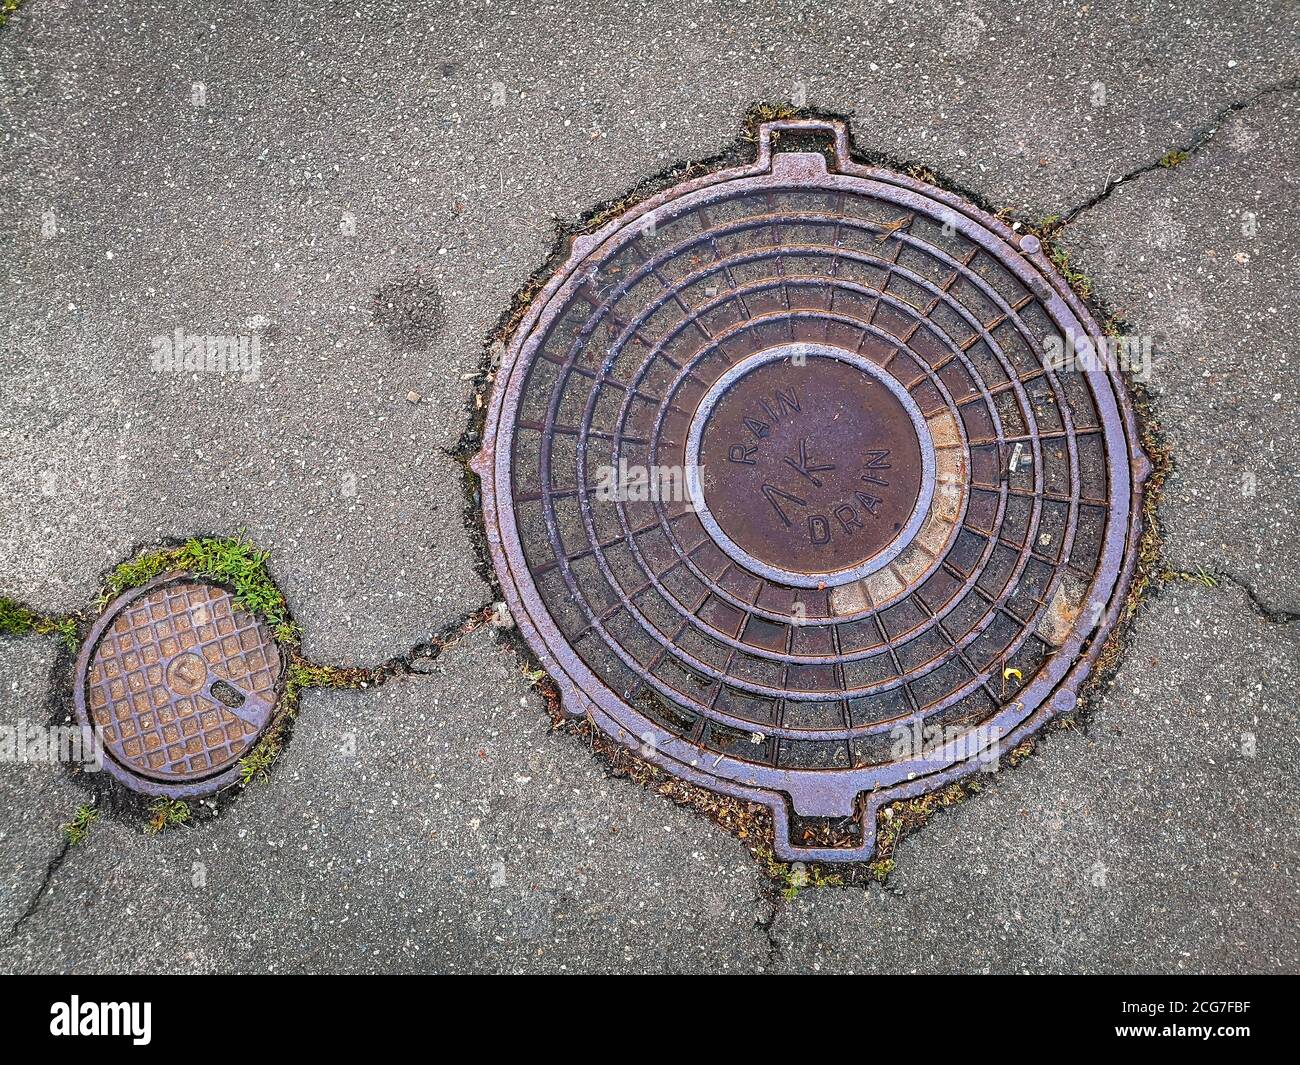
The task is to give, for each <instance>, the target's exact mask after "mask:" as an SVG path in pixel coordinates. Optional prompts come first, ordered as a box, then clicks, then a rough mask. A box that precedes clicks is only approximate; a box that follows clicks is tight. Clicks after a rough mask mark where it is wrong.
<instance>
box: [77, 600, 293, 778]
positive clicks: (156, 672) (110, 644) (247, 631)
mask: <svg viewBox="0 0 1300 1065" xmlns="http://www.w3.org/2000/svg"><path fill="white" fill-rule="evenodd" d="M281 668H282V659H281V657H280V651H279V648H278V647H277V646H276V642H275V637H274V636H273V635H272V634H271V631H270V630H269V629H268V628H267V626H266V625H265V624H264V623H263V622H262V621H261V620H260V619H258V618H257V617H255V616H254V615H252V614H250V613H249V612H248V611H246V610H244V609H243V608H242V607H240V606H237V605H236V604H235V600H234V597H233V596H232V595H231V593H230V592H228V591H227V590H226V589H225V588H222V587H220V586H218V585H215V584H210V583H207V582H204V581H202V580H199V579H197V578H192V577H186V576H176V575H172V576H167V577H163V578H159V579H157V580H155V581H151V582H150V583H148V584H146V585H144V586H143V587H140V588H135V589H132V590H131V591H129V592H126V593H125V594H123V595H122V596H120V597H118V598H117V599H116V600H114V601H113V602H112V603H111V604H109V606H108V608H107V609H106V610H105V611H104V613H103V615H102V616H101V617H100V619H99V620H98V621H97V622H96V624H95V626H94V627H93V628H92V629H91V631H90V634H89V636H88V637H87V639H86V642H85V644H83V646H82V649H81V654H80V656H79V658H78V660H77V674H76V681H75V688H74V692H73V702H74V705H75V708H76V713H77V717H78V719H79V721H80V722H81V723H82V724H84V725H89V726H91V727H92V728H94V729H95V730H96V733H97V735H98V737H99V742H100V746H101V749H102V751H103V758H104V768H105V769H107V770H108V771H109V772H110V773H111V774H112V775H113V776H114V777H115V778H117V779H118V780H119V781H121V782H122V783H123V784H125V785H126V786H127V787H128V788H131V789H132V790H133V791H140V792H144V793H146V794H150V795H165V796H168V797H171V798H182V797H185V796H193V795H203V794H207V793H209V792H212V791H216V790H217V789H219V788H221V787H223V786H224V785H226V784H227V783H229V782H230V781H232V780H233V779H234V778H235V776H236V775H237V774H238V772H239V764H238V763H239V759H240V758H242V757H243V756H244V755H245V754H246V753H247V752H248V751H249V749H250V748H251V747H252V746H253V744H255V743H256V742H257V739H258V737H259V736H260V735H261V734H262V732H263V731H264V730H265V728H266V726H267V725H268V724H269V723H270V721H271V717H272V712H273V710H274V707H275V701H276V698H277V696H278V694H279V680H280V674H281Z"/></svg>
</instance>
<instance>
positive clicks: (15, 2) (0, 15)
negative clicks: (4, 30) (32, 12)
mask: <svg viewBox="0 0 1300 1065" xmlns="http://www.w3.org/2000/svg"><path fill="white" fill-rule="evenodd" d="M22 6H23V0H0V26H3V25H4V24H5V23H6V22H8V21H9V16H10V15H12V14H13V13H14V12H15V11H17V10H18V9H19V8H20V7H22Z"/></svg>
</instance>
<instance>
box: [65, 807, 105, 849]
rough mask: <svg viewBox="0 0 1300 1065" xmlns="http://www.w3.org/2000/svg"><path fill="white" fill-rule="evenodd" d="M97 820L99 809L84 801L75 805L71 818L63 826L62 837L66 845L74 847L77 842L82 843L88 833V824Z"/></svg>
mask: <svg viewBox="0 0 1300 1065" xmlns="http://www.w3.org/2000/svg"><path fill="white" fill-rule="evenodd" d="M98 820H99V811H98V810H96V809H95V808H94V807H92V806H89V805H87V804H86V803H82V804H81V806H79V807H77V812H76V813H75V814H73V815H72V820H71V821H69V822H68V823H67V824H66V825H64V826H63V838H64V839H66V840H67V841H68V846H70V847H75V846H76V845H77V844H78V843H84V842H85V841H86V837H87V836H89V835H90V826H91V825H93V824H94V823H95V822H96V821H98Z"/></svg>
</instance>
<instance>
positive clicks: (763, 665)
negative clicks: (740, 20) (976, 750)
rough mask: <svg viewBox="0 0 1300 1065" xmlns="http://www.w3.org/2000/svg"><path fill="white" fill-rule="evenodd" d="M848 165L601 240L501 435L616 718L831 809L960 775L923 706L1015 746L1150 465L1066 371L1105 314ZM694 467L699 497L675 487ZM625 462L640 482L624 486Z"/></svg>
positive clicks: (519, 525) (541, 562)
mask: <svg viewBox="0 0 1300 1065" xmlns="http://www.w3.org/2000/svg"><path fill="white" fill-rule="evenodd" d="M765 143H766V138H765ZM764 155H766V153H764ZM837 169H840V170H842V171H847V173H835V172H834V170H833V169H832V170H829V171H828V169H827V167H826V166H825V164H824V161H823V159H822V157H821V156H820V155H813V154H811V153H790V154H785V155H782V154H780V153H774V154H772V155H771V156H770V157H769V158H764V157H760V160H759V163H758V164H756V165H755V167H753V168H750V169H749V170H748V171H745V172H744V173H740V174H737V175H736V176H733V177H731V178H730V179H728V178H727V176H726V175H723V176H722V177H720V178H718V179H715V180H712V181H703V182H699V183H694V184H691V185H688V186H684V187H683V188H682V189H680V190H677V193H671V192H670V193H668V194H666V195H665V196H663V197H662V198H661V199H660V200H659V201H657V202H656V203H655V205H654V207H653V210H652V212H648V213H647V212H642V213H634V215H633V216H631V217H629V218H627V219H626V220H625V221H624V222H623V224H621V225H620V224H613V225H611V226H609V227H607V228H606V229H605V230H604V231H602V233H601V235H600V237H601V239H599V240H598V241H596V242H593V244H594V246H591V247H589V248H584V249H583V252H582V253H577V254H575V255H574V257H573V258H572V259H571V260H570V263H569V266H568V268H567V271H566V272H562V273H561V275H560V276H559V277H557V279H556V280H555V281H554V282H553V284H552V286H551V287H550V288H549V289H548V290H547V292H546V293H544V295H543V297H541V300H540V302H539V303H538V304H537V305H536V306H535V313H534V315H533V316H532V317H530V318H528V319H525V322H524V325H523V327H522V328H521V330H520V333H519V334H518V335H517V336H516V338H515V342H514V344H513V345H512V348H511V352H510V356H509V359H508V362H507V364H506V367H505V368H504V369H503V373H502V376H503V377H505V378H506V380H507V383H506V384H505V385H501V386H498V391H497V393H496V394H495V395H494V404H493V407H492V409H491V410H490V413H489V428H488V432H489V435H490V438H491V439H490V441H489V443H495V444H496V446H497V448H498V451H497V453H496V455H495V456H493V457H492V459H491V461H492V463H493V466H492V470H493V471H494V473H495V479H494V481H493V482H491V486H492V489H493V491H492V498H491V500H490V501H489V502H490V506H491V507H492V508H493V512H494V513H495V515H496V517H497V520H498V523H499V524H498V527H497V528H496V529H494V530H493V532H494V533H495V534H498V535H497V536H496V538H495V540H494V544H495V546H496V547H497V549H498V553H497V561H498V566H499V568H500V567H502V566H504V567H505V568H506V570H507V571H508V572H510V573H512V574H513V575H514V581H513V582H512V583H510V584H509V587H508V590H513V589H519V590H520V594H521V598H522V606H523V608H524V610H525V613H526V614H527V615H529V616H530V619H531V620H532V621H533V623H534V624H535V625H536V628H537V630H538V637H537V638H538V639H540V641H541V643H543V644H544V645H545V648H546V649H547V650H549V651H550V652H551V655H552V656H553V657H554V658H555V659H556V660H558V661H559V663H560V664H561V665H562V666H566V665H567V664H568V663H572V666H571V667H570V668H566V669H565V670H564V673H565V676H566V678H567V679H570V680H574V681H577V682H578V683H579V686H580V687H581V688H583V689H584V692H585V694H586V695H588V696H591V697H592V698H594V700H595V702H596V704H597V705H598V706H599V707H600V708H602V709H603V710H604V711H606V712H608V718H607V719H606V720H605V721H604V723H605V724H606V727H612V730H613V731H615V732H621V733H622V734H623V735H624V737H625V738H627V736H628V735H631V736H633V737H635V736H636V735H638V734H640V732H639V725H640V723H641V722H646V723H648V724H649V725H650V726H651V728H650V734H651V735H652V736H653V738H654V741H655V746H656V747H657V748H658V749H659V750H658V754H659V756H660V758H661V760H663V761H665V762H668V763H670V766H669V767H670V768H673V764H676V765H677V766H678V767H679V768H681V769H683V770H684V771H685V772H686V775H692V774H694V775H696V776H699V775H700V774H703V775H704V776H705V777H707V776H709V775H710V774H713V775H716V776H717V777H718V778H719V781H720V782H721V783H722V784H723V785H724V786H726V785H728V784H730V785H734V786H736V787H741V786H757V787H769V786H770V787H775V788H777V789H779V790H784V791H785V792H786V794H787V795H789V796H791V797H793V798H794V800H795V808H796V812H806V813H812V814H817V813H825V814H831V813H841V814H847V813H849V812H850V811H851V809H852V801H853V798H854V796H855V794H857V792H858V790H859V789H865V788H872V787H879V786H882V785H889V784H895V783H898V782H900V781H905V780H908V779H911V778H912V777H914V776H916V775H918V774H924V773H927V772H933V771H935V770H936V769H941V768H944V763H943V761H942V760H937V761H936V760H931V761H929V762H926V761H925V760H924V759H920V758H918V757H916V755H917V752H915V751H911V752H903V753H900V751H899V749H898V726H899V725H900V723H922V724H923V725H924V726H943V727H946V728H947V729H948V730H949V731H950V732H951V730H953V729H956V730H961V729H974V728H975V727H976V726H979V725H987V724H988V723H990V722H994V721H998V722H1000V723H1001V724H1002V725H1004V726H1006V727H1005V728H1003V732H1010V731H1011V729H1012V727H1014V726H1015V725H1017V724H1019V722H1021V721H1023V720H1024V719H1025V718H1026V717H1028V715H1029V714H1030V712H1031V711H1032V710H1033V709H1034V708H1035V706H1036V705H1037V704H1039V703H1041V702H1042V701H1043V699H1044V698H1045V697H1046V696H1048V695H1050V693H1051V691H1052V689H1053V688H1054V687H1056V686H1057V685H1059V683H1060V681H1061V679H1062V678H1063V676H1064V675H1065V672H1066V670H1067V669H1068V667H1069V665H1070V662H1069V661H1060V659H1061V658H1062V657H1065V658H1067V659H1073V658H1076V657H1077V656H1078V655H1079V652H1080V650H1081V648H1083V647H1084V646H1085V644H1087V643H1090V642H1092V640H1093V638H1094V637H1095V636H1096V634H1097V632H1098V624H1099V622H1101V621H1102V620H1103V613H1104V612H1105V609H1106V605H1107V603H1108V602H1109V601H1110V600H1111V597H1112V595H1113V592H1114V589H1115V586H1116V581H1117V577H1118V576H1119V573H1120V571H1121V569H1122V566H1121V557H1122V555H1123V553H1124V550H1125V546H1126V544H1127V543H1128V542H1129V540H1130V538H1131V526H1132V523H1133V516H1132V511H1133V500H1134V492H1135V489H1136V482H1137V480H1138V478H1136V477H1134V476H1133V474H1132V472H1131V470H1130V464H1129V455H1130V444H1131V442H1130V441H1129V440H1128V439H1127V438H1126V435H1127V433H1128V432H1130V431H1131V430H1130V428H1129V427H1127V426H1126V423H1125V418H1127V417H1129V415H1128V412H1127V410H1126V408H1125V406H1124V404H1125V402H1126V401H1125V400H1124V398H1123V396H1122V392H1121V390H1120V389H1117V388H1116V387H1115V385H1114V382H1113V381H1112V380H1111V378H1110V377H1109V376H1108V375H1107V374H1106V373H1104V372H1101V373H1096V372H1090V373H1084V372H1075V371H1065V370H1060V369H1058V368H1054V367H1053V366H1051V365H1049V364H1048V362H1047V360H1046V358H1045V352H1046V351H1048V350H1051V338H1054V337H1062V336H1068V335H1071V334H1079V335H1096V328H1095V326H1091V323H1089V322H1087V321H1086V314H1085V313H1084V312H1082V309H1081V308H1077V312H1078V313H1077V314H1076V309H1072V307H1071V305H1070V302H1069V300H1068V299H1067V298H1066V297H1065V296H1063V294H1062V292H1061V290H1060V289H1058V288H1055V287H1053V286H1052V285H1051V284H1049V283H1048V281H1047V280H1046V279H1045V276H1044V275H1045V274H1046V273H1047V272H1048V271H1049V270H1050V267H1048V266H1047V264H1046V261H1045V260H1043V259H1042V257H1041V255H1039V256H1038V260H1039V262H1038V265H1037V266H1035V265H1034V264H1032V263H1031V262H1029V261H1028V258H1027V256H1028V255H1030V254H1032V253H1036V252H1037V251H1038V249H1037V247H1036V242H1032V243H1030V244H1028V246H1026V247H1025V248H1024V249H1023V250H1024V252H1025V253H1026V256H1022V255H1021V254H1020V253H1019V252H1018V251H1017V249H1016V248H1015V247H1014V246H1013V245H1012V244H1011V240H1013V239H1014V236H1013V235H1012V234H1011V233H1010V231H1009V230H1006V229H1005V227H1000V228H998V227H997V224H996V223H994V222H993V220H992V219H987V222H985V221H984V219H985V218H986V216H980V215H979V213H978V212H976V211H975V210H974V209H973V208H969V207H966V208H965V209H964V210H965V213H961V212H959V211H958V210H956V209H954V208H953V207H952V206H951V204H952V203H953V202H954V201H953V200H952V199H951V198H947V199H941V197H943V196H944V194H941V193H938V192H937V190H927V189H926V187H924V186H920V185H918V184H917V183H916V182H912V181H909V180H907V179H903V178H899V177H897V176H891V177H892V179H893V180H892V181H890V182H884V181H879V180H871V179H869V178H876V177H879V176H881V172H879V171H867V170H866V169H865V168H861V167H855V166H854V165H853V164H852V163H851V162H850V161H849V160H848V159H846V158H841V159H840V167H838V168H837ZM854 172H856V173H857V174H858V175H863V176H854ZM928 192H929V193H934V196H933V198H932V197H931V196H929V195H927V193H928ZM854 365H857V366H861V367H865V368H866V369H867V370H869V371H870V372H869V373H866V372H859V371H854V370H848V371H846V367H851V366H854ZM759 367H763V369H761V370H760V369H759ZM772 367H775V369H774V370H772V369H771V368H772ZM769 371H770V376H771V379H770V380H763V381H761V382H760V381H759V375H760V374H761V373H768V372H769ZM855 374H857V375H858V377H860V378H861V380H860V382H859V381H858V380H857V379H855V376H854V375H855ZM747 381H749V382H751V383H752V384H753V387H749V386H747V385H746V382H747ZM720 382H721V384H719V383H720ZM747 388H748V393H747V392H746V389H747ZM873 389H874V390H875V391H874V392H873V391H872V390H873ZM891 393H892V395H893V397H894V398H892V399H891V398H890V397H891ZM904 407H906V408H907V410H908V411H911V410H915V411H917V412H919V417H917V418H915V419H914V420H912V421H909V418H908V416H907V415H906V414H905V413H904ZM845 416H847V417H848V418H849V422H850V423H849V425H848V426H847V427H846V426H845V425H844V424H841V423H840V422H839V421H838V420H837V419H840V418H841V417H845ZM494 419H495V420H494ZM711 437H712V438H716V439H711ZM692 440H695V441H700V440H702V441H703V443H702V445H698V451H699V452H700V453H698V454H692V447H693V446H697V445H693V444H692ZM503 444H504V445H505V446H506V447H507V448H508V455H505V456H503V455H502V454H501V453H500V450H499V449H500V448H501V447H502V446H503ZM1133 447H1134V453H1135V454H1136V453H1137V452H1136V445H1133ZM923 450H925V451H927V452H928V458H923V457H922V454H921V453H922V451H923ZM485 455H487V451H486V450H485ZM503 458H504V459H505V462H503V461H502V460H503ZM691 458H695V459H696V460H697V461H703V469H701V470H700V471H699V473H698V475H697V477H698V487H699V489H700V491H699V492H698V494H697V495H696V497H695V499H694V501H692V499H691V498H686V497H683V495H682V494H681V493H674V492H672V491H670V489H671V487H672V480H671V472H670V473H669V474H668V476H667V477H665V476H664V474H663V472H662V471H664V470H668V471H671V470H673V469H674V468H677V467H688V466H689V465H690V463H689V462H688V459H691ZM483 468H486V467H483ZM611 468H612V469H617V470H633V471H635V470H638V469H641V470H645V471H648V484H647V490H645V491H641V492H637V491H634V490H629V486H630V485H631V484H633V483H634V481H632V480H628V479H624V480H621V481H620V482H619V484H620V486H621V487H622V489H623V490H622V491H619V492H616V493H612V498H610V497H609V496H610V495H611V494H610V493H604V494H602V493H601V492H600V491H599V487H600V482H601V478H602V477H605V478H608V474H607V473H605V472H603V471H605V470H609V469H611ZM503 474H505V475H506V476H504V477H503ZM656 486H657V487H656ZM638 496H639V498H638ZM646 496H650V498H645V497H646ZM656 496H657V497H658V498H655V497H656ZM918 500H920V502H919V503H918V502H917V501H918ZM912 509H916V510H917V513H916V514H915V515H912V520H911V522H910V524H908V523H907V519H908V516H909V514H910V513H911V510H912ZM882 521H883V522H885V523H887V524H885V525H882V524H881V522H882ZM728 530H730V532H728ZM720 533H721V535H720ZM732 534H734V540H733V535H732ZM782 537H784V539H782ZM741 540H744V541H745V542H746V543H748V544H750V545H754V546H753V554H751V553H750V551H749V550H748V549H746V548H744V547H741V546H739V545H738V543H736V542H735V541H741ZM516 549H517V551H518V554H517V555H516V554H515V551H516ZM520 556H521V557H522V560H523V562H524V563H525V564H526V565H525V567H521V566H519V565H518V560H519V558H520ZM769 563H772V565H769ZM525 568H526V573H524V572H522V570H523V569H525ZM538 607H540V608H541V609H540V610H539V609H537V608H538ZM1062 652H1064V656H1063V655H1062ZM575 656H576V660H575ZM593 679H595V680H597V681H598V682H599V683H598V684H591V683H590V682H591V680H593ZM602 686H603V688H604V689H605V691H604V692H602V691H601V690H600V689H601V687H602ZM611 696H612V698H610V697H611ZM949 761H951V759H949ZM807 771H832V772H830V773H825V772H821V775H820V776H819V778H818V779H819V784H818V785H816V787H815V788H814V789H812V790H810V789H807V788H805V787H803V785H802V784H800V783H799V780H798V778H799V775H800V774H803V775H804V776H805V777H807V776H809V774H808V772H807ZM833 771H841V772H840V773H839V774H838V775H837V774H836V773H835V772H833ZM706 782H707V781H706ZM816 788H820V789H821V793H820V794H815V793H816ZM800 805H803V806H804V807H805V809H804V810H800V809H799V807H800Z"/></svg>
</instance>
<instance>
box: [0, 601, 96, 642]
mask: <svg viewBox="0 0 1300 1065" xmlns="http://www.w3.org/2000/svg"><path fill="white" fill-rule="evenodd" d="M0 636H58V637H59V638H60V639H61V640H63V642H64V644H65V645H66V646H67V648H68V649H69V650H71V651H75V650H76V649H77V617H76V615H74V614H63V615H56V616H49V615H46V614H40V613H38V612H37V611H35V610H33V609H32V608H31V607H29V606H24V605H23V604H22V603H20V602H18V600H16V599H7V598H3V597H0Z"/></svg>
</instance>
